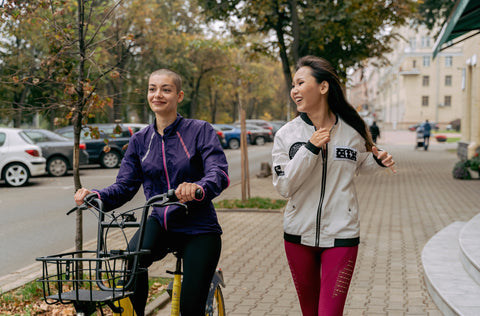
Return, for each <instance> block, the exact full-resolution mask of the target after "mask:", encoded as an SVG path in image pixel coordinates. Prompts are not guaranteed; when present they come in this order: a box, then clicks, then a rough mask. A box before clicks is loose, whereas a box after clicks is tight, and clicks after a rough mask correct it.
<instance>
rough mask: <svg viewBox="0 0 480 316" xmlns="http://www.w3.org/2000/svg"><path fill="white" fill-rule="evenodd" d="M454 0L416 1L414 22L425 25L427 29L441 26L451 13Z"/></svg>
mask: <svg viewBox="0 0 480 316" xmlns="http://www.w3.org/2000/svg"><path fill="white" fill-rule="evenodd" d="M455 2H456V1H452V0H422V1H418V5H417V7H416V14H415V15H414V16H413V17H414V20H415V21H416V23H419V24H423V25H425V26H426V27H427V28H428V29H429V30H433V29H434V28H435V27H439V26H441V25H442V24H443V23H444V22H445V21H446V20H447V18H448V17H449V15H450V14H451V11H452V8H453V6H454V5H455Z"/></svg>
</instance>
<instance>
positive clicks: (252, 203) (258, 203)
mask: <svg viewBox="0 0 480 316" xmlns="http://www.w3.org/2000/svg"><path fill="white" fill-rule="evenodd" d="M285 204H287V201H286V200H277V199H270V198H261V197H253V198H250V199H248V200H246V201H242V200H239V199H235V200H221V201H218V202H215V203H213V205H214V206H215V208H226V209H235V208H258V209H279V208H282V207H284V206H285Z"/></svg>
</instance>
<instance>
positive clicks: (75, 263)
mask: <svg viewBox="0 0 480 316" xmlns="http://www.w3.org/2000/svg"><path fill="white" fill-rule="evenodd" d="M140 254H141V252H123V253H120V254H114V255H112V254H110V255H103V256H102V257H100V258H98V257H97V256H96V255H97V252H96V251H77V252H69V253H63V254H59V255H53V256H46V257H40V258H37V261H41V262H42V278H41V279H39V280H37V281H39V282H42V284H43V294H44V299H45V301H46V302H47V304H55V303H58V302H60V303H62V304H69V303H73V302H99V303H102V302H112V301H116V300H120V299H122V298H124V297H126V296H128V295H130V294H132V293H133V291H134V290H135V289H134V284H135V282H131V279H132V278H134V277H135V275H136V274H138V273H140V272H142V271H145V270H146V269H137V270H131V269H129V264H128V262H129V261H131V260H133V258H134V257H135V256H138V255H140ZM124 284H130V286H129V287H128V288H126V287H124V286H123V285H124Z"/></svg>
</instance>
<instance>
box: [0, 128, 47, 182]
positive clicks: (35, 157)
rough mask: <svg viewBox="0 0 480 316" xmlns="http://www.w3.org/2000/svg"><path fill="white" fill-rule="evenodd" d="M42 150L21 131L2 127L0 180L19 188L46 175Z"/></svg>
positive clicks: (0, 133)
mask: <svg viewBox="0 0 480 316" xmlns="http://www.w3.org/2000/svg"><path fill="white" fill-rule="evenodd" d="M45 166H46V160H45V158H44V157H42V150H41V149H40V147H39V146H37V145H35V144H34V143H33V141H32V140H31V139H30V138H29V137H28V136H27V135H26V134H25V132H24V131H23V130H21V129H17V128H4V127H0V179H1V180H5V182H6V184H7V185H8V186H12V187H19V186H22V185H25V184H27V183H28V180H29V179H30V177H33V176H40V175H44V174H45Z"/></svg>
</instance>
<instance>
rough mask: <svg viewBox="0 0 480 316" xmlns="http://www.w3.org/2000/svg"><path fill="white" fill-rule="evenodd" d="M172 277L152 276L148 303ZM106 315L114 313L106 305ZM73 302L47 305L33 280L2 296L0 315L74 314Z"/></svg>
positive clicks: (0, 299) (38, 284) (40, 285)
mask: <svg viewBox="0 0 480 316" xmlns="http://www.w3.org/2000/svg"><path fill="white" fill-rule="evenodd" d="M171 280H172V278H160V277H158V278H150V279H149V286H150V290H149V292H148V294H149V296H148V300H147V303H149V302H151V301H153V300H154V299H155V298H157V297H158V296H160V295H161V294H162V293H163V292H164V291H165V289H166V288H167V285H168V283H169V282H170V281H171ZM103 310H104V312H105V315H112V313H111V310H110V308H108V307H105V308H104V309H103ZM73 311H74V310H73V306H72V304H68V305H62V304H60V303H57V304H55V305H47V304H46V303H45V302H44V299H43V289H42V283H41V282H37V281H31V282H29V283H26V284H25V285H23V286H21V287H19V288H17V289H15V290H12V291H9V292H5V293H3V294H2V295H1V296H0V315H18V316H33V315H54V314H55V315H74V313H73Z"/></svg>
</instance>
